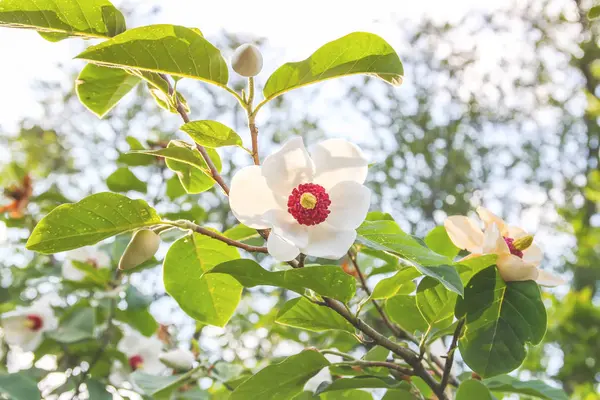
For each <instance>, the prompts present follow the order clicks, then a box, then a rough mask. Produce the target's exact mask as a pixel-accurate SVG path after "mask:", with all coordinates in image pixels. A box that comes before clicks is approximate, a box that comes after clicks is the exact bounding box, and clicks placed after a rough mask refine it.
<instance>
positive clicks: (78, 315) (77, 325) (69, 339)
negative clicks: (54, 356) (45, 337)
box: [49, 307, 96, 343]
mask: <svg viewBox="0 0 600 400" xmlns="http://www.w3.org/2000/svg"><path fill="white" fill-rule="evenodd" d="M95 325H96V312H95V310H94V309H93V308H90V307H85V308H81V309H78V310H76V311H74V312H73V313H72V314H70V315H68V317H67V318H66V319H65V320H64V321H62V322H61V323H60V326H59V327H58V329H57V330H56V331H53V332H51V333H50V334H49V336H51V337H52V338H53V339H54V340H56V341H57V342H60V343H75V342H79V341H82V340H85V339H92V338H93V337H94V327H95Z"/></svg>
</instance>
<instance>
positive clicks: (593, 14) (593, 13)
mask: <svg viewBox="0 0 600 400" xmlns="http://www.w3.org/2000/svg"><path fill="white" fill-rule="evenodd" d="M588 18H589V19H598V18H600V5H596V6H594V7H592V8H590V11H588Z"/></svg>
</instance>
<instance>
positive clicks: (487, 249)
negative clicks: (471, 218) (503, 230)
mask: <svg viewBox="0 0 600 400" xmlns="http://www.w3.org/2000/svg"><path fill="white" fill-rule="evenodd" d="M483 254H498V255H500V254H510V249H509V248H508V245H507V244H506V242H505V241H504V238H503V237H502V235H501V234H500V230H499V229H498V227H497V226H496V224H492V226H490V227H489V228H487V229H486V230H485V232H483Z"/></svg>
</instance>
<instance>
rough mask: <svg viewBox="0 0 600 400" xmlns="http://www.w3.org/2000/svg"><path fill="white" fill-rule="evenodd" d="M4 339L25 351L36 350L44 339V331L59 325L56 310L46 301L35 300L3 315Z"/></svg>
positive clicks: (0, 321) (1, 322) (1, 321)
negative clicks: (26, 305)
mask: <svg viewBox="0 0 600 400" xmlns="http://www.w3.org/2000/svg"><path fill="white" fill-rule="evenodd" d="M0 324H1V325H2V329H3V330H4V340H5V341H6V343H8V344H9V345H10V346H17V347H20V348H21V349H22V350H23V351H34V350H35V349H37V347H38V346H39V345H40V343H41V342H42V340H43V339H44V335H43V334H44V332H47V331H52V330H54V329H56V328H57V327H58V319H57V318H56V316H55V315H54V310H52V308H51V307H50V306H49V305H48V304H47V303H46V302H35V303H33V304H32V305H31V306H30V307H22V308H19V309H17V310H15V311H11V312H8V313H6V314H4V315H2V319H1V320H0Z"/></svg>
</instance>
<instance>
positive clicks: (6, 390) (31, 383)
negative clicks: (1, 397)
mask: <svg viewBox="0 0 600 400" xmlns="http://www.w3.org/2000/svg"><path fill="white" fill-rule="evenodd" d="M0 394H5V395H7V396H8V398H9V399H11V400H36V399H40V398H41V394H40V390H39V389H38V387H37V382H36V381H35V380H34V379H33V378H32V377H30V376H28V375H26V374H24V373H15V374H6V375H0Z"/></svg>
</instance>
